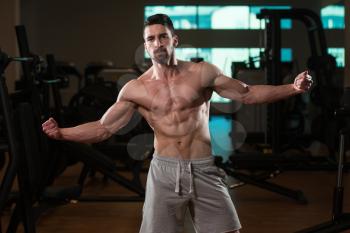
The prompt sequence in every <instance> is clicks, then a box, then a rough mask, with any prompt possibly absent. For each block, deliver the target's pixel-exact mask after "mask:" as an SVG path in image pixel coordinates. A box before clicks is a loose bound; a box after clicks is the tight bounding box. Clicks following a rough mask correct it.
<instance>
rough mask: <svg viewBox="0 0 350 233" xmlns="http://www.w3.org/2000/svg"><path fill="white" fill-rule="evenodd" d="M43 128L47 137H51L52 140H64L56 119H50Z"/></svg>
mask: <svg viewBox="0 0 350 233" xmlns="http://www.w3.org/2000/svg"><path fill="white" fill-rule="evenodd" d="M42 128H43V131H44V133H45V134H47V136H49V137H50V138H52V139H56V140H59V139H62V134H61V131H60V128H59V127H58V124H57V122H56V121H55V119H53V118H50V119H48V120H47V121H45V122H44V123H43V124H42Z"/></svg>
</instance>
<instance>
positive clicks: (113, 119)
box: [100, 100, 136, 133]
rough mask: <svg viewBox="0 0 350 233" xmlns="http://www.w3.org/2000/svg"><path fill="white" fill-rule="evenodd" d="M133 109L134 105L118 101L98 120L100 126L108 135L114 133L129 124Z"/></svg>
mask: <svg viewBox="0 0 350 233" xmlns="http://www.w3.org/2000/svg"><path fill="white" fill-rule="evenodd" d="M135 109H136V107H135V104H134V103H132V102H130V101H125V100H119V101H117V102H116V103H114V104H113V105H112V106H111V107H110V108H109V109H108V110H107V111H106V112H105V114H104V115H103V116H102V118H101V119H100V124H101V125H102V126H103V127H104V128H105V129H106V130H107V131H109V132H110V133H115V132H116V131H118V130H119V129H120V128H122V127H123V126H125V125H126V124H127V123H128V122H129V120H130V118H131V117H132V115H133V114H134V112H135Z"/></svg>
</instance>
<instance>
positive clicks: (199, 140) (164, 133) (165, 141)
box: [145, 106, 211, 159]
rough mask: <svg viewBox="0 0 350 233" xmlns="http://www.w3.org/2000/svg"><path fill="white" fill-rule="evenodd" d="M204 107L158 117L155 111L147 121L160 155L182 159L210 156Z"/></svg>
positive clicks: (156, 149)
mask: <svg viewBox="0 0 350 233" xmlns="http://www.w3.org/2000/svg"><path fill="white" fill-rule="evenodd" d="M203 107H204V106H202V107H199V108H195V109H191V110H190V109H186V110H183V111H171V112H169V113H167V114H166V115H163V114H162V116H159V115H158V114H156V113H154V112H152V113H150V112H149V114H146V115H147V116H145V118H146V120H147V121H148V122H149V124H150V125H151V127H152V128H153V131H154V136H155V137H154V148H155V152H156V153H157V154H159V155H160V156H166V157H174V158H180V159H198V158H206V157H208V156H210V155H211V143H210V134H209V127H208V115H207V114H208V113H207V111H206V110H203Z"/></svg>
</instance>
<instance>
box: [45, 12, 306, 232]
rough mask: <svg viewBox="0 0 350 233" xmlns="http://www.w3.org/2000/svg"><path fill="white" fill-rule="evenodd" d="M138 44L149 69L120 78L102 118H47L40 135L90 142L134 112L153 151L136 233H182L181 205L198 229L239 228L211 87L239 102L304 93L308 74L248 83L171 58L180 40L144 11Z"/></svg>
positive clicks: (164, 20) (163, 19) (167, 23)
mask: <svg viewBox="0 0 350 233" xmlns="http://www.w3.org/2000/svg"><path fill="white" fill-rule="evenodd" d="M143 36H144V45H145V48H146V50H147V52H148V54H149V55H150V57H151V59H152V63H153V66H152V67H151V68H150V69H149V70H147V71H146V72H145V73H144V74H142V75H141V76H140V77H139V78H138V79H136V80H132V81H130V82H129V83H127V84H126V85H125V86H124V87H123V88H122V90H121V91H120V93H119V96H118V99H117V101H116V103H115V104H113V105H112V106H111V107H110V108H109V109H108V111H107V112H106V113H105V114H104V115H103V117H102V118H101V119H100V120H98V121H95V122H90V123H86V124H82V125H78V126H76V127H72V128H59V127H58V125H57V123H56V122H55V120H54V119H52V118H50V119H49V120H48V121H46V122H45V123H44V124H43V130H44V132H45V133H46V134H47V135H48V136H49V137H51V138H53V139H58V140H70V141H76V142H87V143H94V142H99V141H102V140H105V139H107V138H108V137H111V136H112V135H113V134H114V133H115V132H117V131H118V130H119V129H120V128H122V127H123V126H125V125H126V124H127V123H128V121H129V119H130V118H131V116H132V114H133V113H134V111H135V110H137V111H138V112H140V114H141V115H142V116H143V117H144V118H145V119H146V120H147V122H148V124H149V125H150V126H151V127H152V129H153V131H154V136H155V137H154V148H155V154H154V156H153V159H152V162H151V166H150V170H149V173H148V178H147V185H146V199H145V203H144V209H143V221H142V225H141V230H140V232H141V233H177V232H182V228H183V218H184V214H185V211H186V209H189V210H190V213H191V216H192V220H193V223H194V226H195V229H196V231H197V232H198V233H221V232H231V233H232V232H234V233H237V232H239V229H240V228H241V225H240V222H239V220H238V217H237V214H236V210H235V208H234V205H233V204H232V201H231V198H230V195H229V193H228V190H227V188H226V186H225V184H224V182H223V180H222V179H223V178H224V176H225V173H224V172H223V171H222V170H220V169H218V168H217V167H215V166H214V164H213V159H212V156H211V142H210V134H209V128H208V119H209V106H210V104H209V100H210V98H211V95H212V93H213V91H215V92H217V93H218V94H219V95H220V96H222V97H225V98H228V99H231V100H235V101H240V102H242V103H245V104H257V103H267V102H273V101H277V100H280V99H283V98H287V97H289V96H293V95H296V94H300V93H303V92H305V91H307V90H308V89H309V88H310V86H311V83H312V80H311V79H310V78H309V77H310V76H308V75H307V72H303V73H301V74H299V75H298V76H297V77H296V78H295V82H294V83H293V84H287V85H280V86H269V85H256V86H249V85H246V84H244V83H242V82H240V81H238V80H235V79H232V78H229V77H226V76H225V75H223V74H222V72H221V71H220V70H219V69H218V68H217V67H215V66H214V65H211V64H209V63H206V62H201V63H192V62H186V61H180V60H177V59H176V57H175V51H174V49H175V47H176V46H177V45H178V43H179V39H178V36H177V35H175V32H174V28H173V24H172V22H171V20H170V18H169V17H168V16H166V15H163V14H157V15H153V16H150V17H149V18H148V19H147V20H146V22H145V26H144V35H143Z"/></svg>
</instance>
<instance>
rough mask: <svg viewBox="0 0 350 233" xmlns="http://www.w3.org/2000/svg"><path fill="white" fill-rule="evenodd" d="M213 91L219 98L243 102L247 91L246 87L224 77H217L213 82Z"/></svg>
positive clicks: (241, 83)
mask: <svg viewBox="0 0 350 233" xmlns="http://www.w3.org/2000/svg"><path fill="white" fill-rule="evenodd" d="M213 89H214V91H215V92H216V93H218V94H219V95H220V96H221V97H224V98H228V99H232V100H237V101H241V102H243V97H244V95H245V94H246V93H247V92H248V91H249V88H248V85H247V84H245V83H243V82H241V81H239V80H237V79H233V78H229V77H227V76H225V75H218V76H217V77H215V79H214V81H213Z"/></svg>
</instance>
